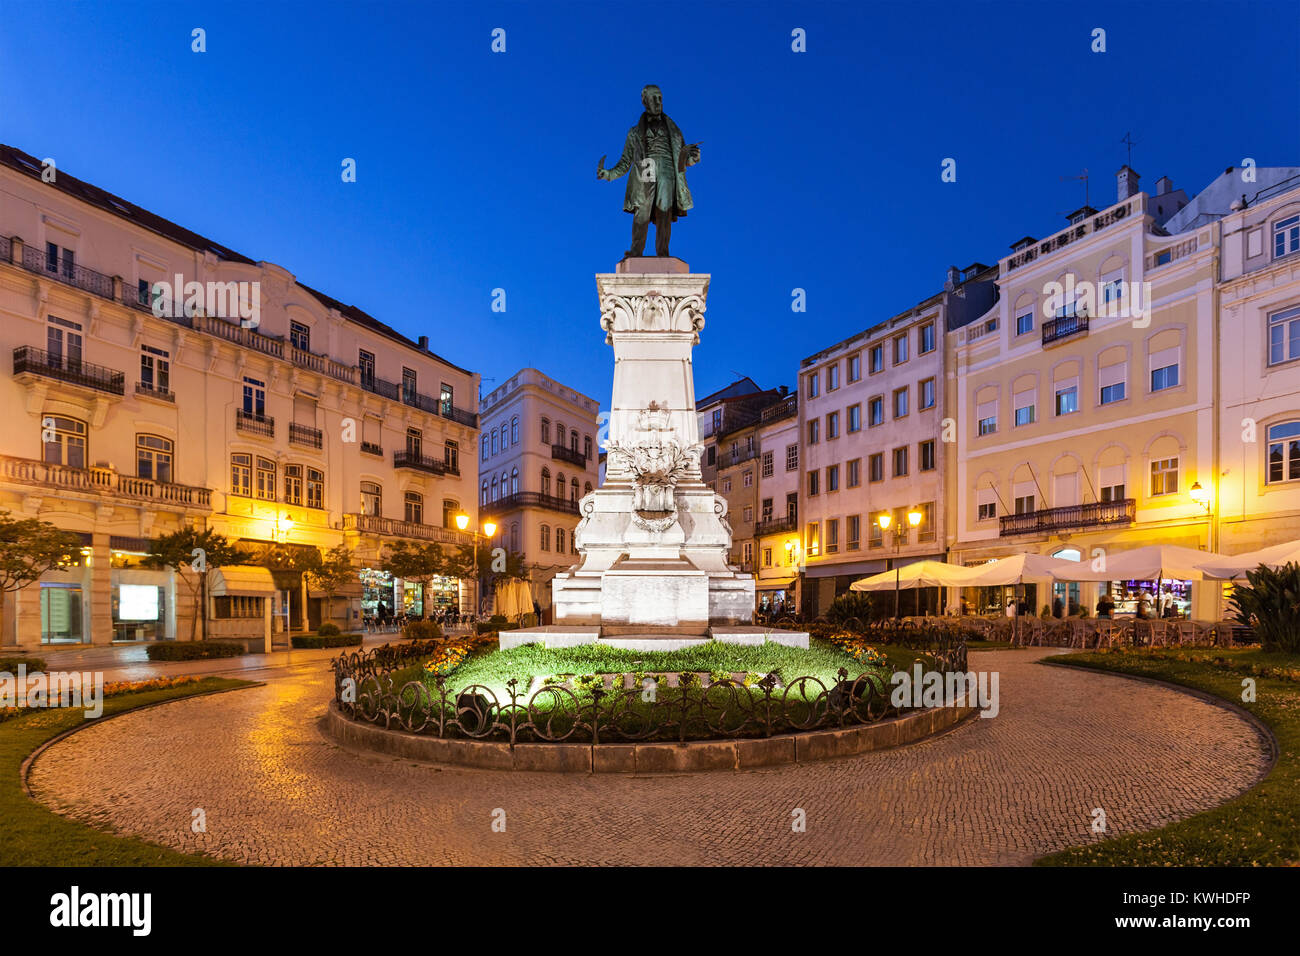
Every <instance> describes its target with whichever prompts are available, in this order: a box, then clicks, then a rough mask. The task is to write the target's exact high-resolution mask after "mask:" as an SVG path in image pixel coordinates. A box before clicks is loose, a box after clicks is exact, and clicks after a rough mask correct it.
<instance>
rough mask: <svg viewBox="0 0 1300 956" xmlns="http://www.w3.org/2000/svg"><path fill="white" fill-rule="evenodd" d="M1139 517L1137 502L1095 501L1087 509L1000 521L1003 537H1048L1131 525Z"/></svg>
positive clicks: (1028, 513) (1076, 507) (1047, 511)
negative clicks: (1076, 531) (1069, 532)
mask: <svg viewBox="0 0 1300 956" xmlns="http://www.w3.org/2000/svg"><path fill="white" fill-rule="evenodd" d="M1136 515H1137V499H1136V498H1121V499H1119V500H1118V501H1092V502H1089V503H1088V504H1084V505H1066V506H1065V507H1063V508H1043V509H1040V510H1038V511H1026V512H1025V513H1023V514H1018V515H1003V516H1002V517H1001V518H999V519H998V521H999V523H1000V525H1001V527H1000V530H999V532H998V533H999V535H1001V536H1002V537H1004V538H1005V537H1008V536H1010V535H1017V534H1046V533H1048V532H1054V531H1071V530H1086V529H1088V528H1101V527H1108V526H1115V525H1129V524H1132V523H1133V520H1134V518H1135V517H1136Z"/></svg>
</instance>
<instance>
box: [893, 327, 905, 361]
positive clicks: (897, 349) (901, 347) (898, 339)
mask: <svg viewBox="0 0 1300 956" xmlns="http://www.w3.org/2000/svg"><path fill="white" fill-rule="evenodd" d="M906 361H907V333H903V334H902V335H896V336H894V364H895V365H902V364H903V363H904V362H906Z"/></svg>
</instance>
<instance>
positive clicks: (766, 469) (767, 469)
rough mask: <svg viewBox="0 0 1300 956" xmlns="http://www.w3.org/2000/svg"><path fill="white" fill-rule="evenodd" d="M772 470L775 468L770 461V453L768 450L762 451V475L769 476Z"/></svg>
mask: <svg viewBox="0 0 1300 956" xmlns="http://www.w3.org/2000/svg"><path fill="white" fill-rule="evenodd" d="M774 470H775V469H774V466H773V463H772V453H771V452H770V451H765V452H763V477H764V478H771V477H772V472H773V471H774Z"/></svg>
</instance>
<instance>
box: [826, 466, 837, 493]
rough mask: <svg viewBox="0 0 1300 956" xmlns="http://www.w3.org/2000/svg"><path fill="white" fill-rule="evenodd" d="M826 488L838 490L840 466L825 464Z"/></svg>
mask: <svg viewBox="0 0 1300 956" xmlns="http://www.w3.org/2000/svg"><path fill="white" fill-rule="evenodd" d="M826 490H827V491H828V492H830V491H839V490H840V466H839V465H827V466H826Z"/></svg>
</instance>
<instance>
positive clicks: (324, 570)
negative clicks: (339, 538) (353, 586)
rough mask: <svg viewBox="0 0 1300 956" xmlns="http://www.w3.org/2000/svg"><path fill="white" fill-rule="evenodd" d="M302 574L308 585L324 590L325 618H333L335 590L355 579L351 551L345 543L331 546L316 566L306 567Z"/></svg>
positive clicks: (355, 573) (355, 574) (327, 619)
mask: <svg viewBox="0 0 1300 956" xmlns="http://www.w3.org/2000/svg"><path fill="white" fill-rule="evenodd" d="M304 574H306V575H307V583H308V584H309V585H311V586H312V587H314V588H316V589H317V590H318V591H324V592H325V620H326V621H329V620H331V619H333V617H334V594H335V592H337V591H338V589H339V588H341V587H343V586H344V585H346V584H348V583H349V582H351V581H354V580H356V576H357V572H356V570H355V569H354V568H353V567H352V552H351V551H349V550H348V547H347V545H345V544H341V545H339V546H338V547H337V548H331V549H330V550H329V552H328V553H326V555H325V556H324V557H323V558H322V559H321V560H320V562H319V563H318V564H317V565H316V567H314V568H308V569H307V570H306V571H305V572H304Z"/></svg>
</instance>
